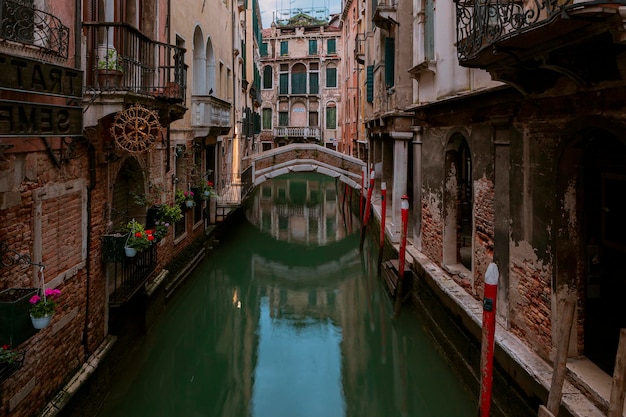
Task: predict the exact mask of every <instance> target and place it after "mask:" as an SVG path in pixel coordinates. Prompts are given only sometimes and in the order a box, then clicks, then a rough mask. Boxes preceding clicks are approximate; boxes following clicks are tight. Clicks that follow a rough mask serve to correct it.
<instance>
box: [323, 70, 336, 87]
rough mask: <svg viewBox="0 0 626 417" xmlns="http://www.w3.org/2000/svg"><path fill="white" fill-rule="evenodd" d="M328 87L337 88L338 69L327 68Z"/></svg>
mask: <svg viewBox="0 0 626 417" xmlns="http://www.w3.org/2000/svg"><path fill="white" fill-rule="evenodd" d="M326 87H327V88H330V87H337V68H326Z"/></svg>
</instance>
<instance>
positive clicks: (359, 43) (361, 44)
mask: <svg viewBox="0 0 626 417" xmlns="http://www.w3.org/2000/svg"><path fill="white" fill-rule="evenodd" d="M365 38H366V37H365V33H357V35H356V39H355V40H354V58H355V59H356V62H358V63H359V64H361V65H363V64H365Z"/></svg>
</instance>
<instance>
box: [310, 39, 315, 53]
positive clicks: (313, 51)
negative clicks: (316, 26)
mask: <svg viewBox="0 0 626 417" xmlns="http://www.w3.org/2000/svg"><path fill="white" fill-rule="evenodd" d="M309 55H317V41H316V40H315V39H309Z"/></svg>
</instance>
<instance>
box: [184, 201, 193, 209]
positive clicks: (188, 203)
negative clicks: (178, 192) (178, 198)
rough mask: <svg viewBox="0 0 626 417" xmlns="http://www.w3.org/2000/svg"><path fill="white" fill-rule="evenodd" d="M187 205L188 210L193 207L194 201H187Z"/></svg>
mask: <svg viewBox="0 0 626 417" xmlns="http://www.w3.org/2000/svg"><path fill="white" fill-rule="evenodd" d="M185 204H186V205H187V208H192V207H193V200H187V201H185Z"/></svg>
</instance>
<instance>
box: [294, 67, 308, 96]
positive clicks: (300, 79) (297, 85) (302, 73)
mask: <svg viewBox="0 0 626 417" xmlns="http://www.w3.org/2000/svg"><path fill="white" fill-rule="evenodd" d="M291 94H306V67H305V66H304V64H296V65H294V66H293V68H292V69H291Z"/></svg>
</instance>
